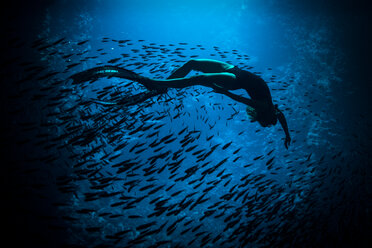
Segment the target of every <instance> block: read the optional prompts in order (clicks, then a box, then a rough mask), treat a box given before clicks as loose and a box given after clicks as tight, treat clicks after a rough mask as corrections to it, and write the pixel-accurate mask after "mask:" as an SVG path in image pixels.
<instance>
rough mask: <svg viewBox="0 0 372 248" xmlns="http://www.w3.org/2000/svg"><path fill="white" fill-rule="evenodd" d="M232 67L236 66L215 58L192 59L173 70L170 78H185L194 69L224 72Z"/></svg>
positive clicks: (206, 71)
mask: <svg viewBox="0 0 372 248" xmlns="http://www.w3.org/2000/svg"><path fill="white" fill-rule="evenodd" d="M232 67H234V66H233V65H230V64H228V63H225V62H222V61H218V60H213V59H190V60H189V61H188V62H186V63H185V64H184V65H182V66H181V67H179V68H178V69H177V70H175V71H174V72H172V74H171V75H170V76H169V77H168V79H173V78H183V77H185V76H186V75H187V74H188V73H189V72H190V71H192V70H194V71H200V72H204V73H218V72H224V71H226V70H228V69H230V68H232Z"/></svg>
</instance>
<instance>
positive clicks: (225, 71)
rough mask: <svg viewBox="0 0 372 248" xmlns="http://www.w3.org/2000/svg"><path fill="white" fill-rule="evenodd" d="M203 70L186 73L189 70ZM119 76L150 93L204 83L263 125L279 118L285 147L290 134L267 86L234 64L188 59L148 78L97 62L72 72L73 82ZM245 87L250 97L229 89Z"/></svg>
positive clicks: (288, 142) (273, 122)
mask: <svg viewBox="0 0 372 248" xmlns="http://www.w3.org/2000/svg"><path fill="white" fill-rule="evenodd" d="M192 70H194V71H199V72H203V74H200V75H196V76H191V77H186V75H187V74H188V73H189V72H190V71H192ZM104 76H110V77H120V78H125V79H130V80H133V81H136V82H139V83H141V84H143V85H144V86H145V87H146V88H147V89H149V90H150V91H151V92H152V93H150V94H149V97H152V96H153V95H154V92H155V94H156V93H159V94H160V93H164V92H166V91H167V89H168V88H185V87H189V86H192V85H203V86H206V87H210V88H213V89H214V91H215V92H217V93H220V94H224V95H226V96H228V97H230V98H232V99H234V100H235V101H238V102H241V103H244V104H245V105H247V113H248V115H249V116H250V118H251V120H252V121H257V122H258V123H259V124H260V125H261V126H262V127H269V126H272V125H275V124H276V123H277V120H279V122H280V124H281V126H282V128H283V130H284V132H285V136H286V137H285V141H284V145H285V147H286V148H287V149H288V145H289V144H290V142H291V137H290V135H289V132H288V126H287V121H286V119H285V117H284V114H283V113H282V112H281V111H280V110H279V108H278V105H277V104H276V105H274V104H273V102H272V98H271V94H270V90H269V87H268V86H267V84H266V82H265V81H264V80H263V79H262V78H261V77H259V76H257V75H255V74H253V73H251V72H249V71H246V70H242V69H240V68H238V67H237V66H234V65H231V64H228V63H225V62H221V61H217V60H211V59H191V60H189V61H188V62H187V63H185V64H184V65H182V66H181V67H179V68H178V69H176V70H175V71H174V72H173V73H172V74H171V75H170V76H169V77H168V78H167V79H165V80H161V79H151V78H147V77H143V76H141V75H138V74H137V73H135V72H132V71H129V70H126V69H123V68H120V67H116V66H100V67H95V68H92V69H89V70H87V71H83V72H80V73H77V74H75V75H73V76H72V77H71V78H72V79H73V80H74V81H75V82H82V81H87V80H91V79H95V78H98V77H104ZM238 89H244V90H246V91H247V93H248V95H249V96H250V97H251V98H250V99H249V98H246V97H242V96H239V95H236V94H233V93H231V92H229V90H238Z"/></svg>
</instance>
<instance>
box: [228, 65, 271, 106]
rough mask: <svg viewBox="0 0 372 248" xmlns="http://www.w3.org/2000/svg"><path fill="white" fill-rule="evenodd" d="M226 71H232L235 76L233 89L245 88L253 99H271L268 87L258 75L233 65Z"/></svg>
mask: <svg viewBox="0 0 372 248" xmlns="http://www.w3.org/2000/svg"><path fill="white" fill-rule="evenodd" d="M226 72H229V73H232V74H234V75H235V77H236V84H234V85H233V86H232V87H233V88H234V89H245V90H246V91H247V93H248V95H249V96H250V97H251V98H252V100H255V101H263V100H264V101H267V100H269V101H270V102H271V101H272V99H271V94H270V90H269V87H268V86H267V84H266V82H265V81H264V80H263V79H262V78H261V77H259V76H257V75H255V74H253V73H251V72H249V71H245V70H242V69H240V68H239V67H237V66H234V67H233V68H231V69H228V70H226Z"/></svg>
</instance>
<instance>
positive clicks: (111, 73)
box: [70, 65, 143, 84]
mask: <svg viewBox="0 0 372 248" xmlns="http://www.w3.org/2000/svg"><path fill="white" fill-rule="evenodd" d="M100 77H119V78H125V79H129V80H133V81H137V82H138V81H140V80H141V78H143V77H142V76H140V75H138V74H137V73H135V72H133V71H130V70H127V69H123V68H120V67H117V66H112V65H106V66H98V67H94V68H91V69H89V70H86V71H82V72H78V73H76V74H74V75H72V76H71V77H70V78H71V79H72V80H73V81H74V82H73V83H74V84H78V83H82V82H86V81H90V80H95V79H97V78H100Z"/></svg>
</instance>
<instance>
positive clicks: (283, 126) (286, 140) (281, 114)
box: [277, 109, 291, 149]
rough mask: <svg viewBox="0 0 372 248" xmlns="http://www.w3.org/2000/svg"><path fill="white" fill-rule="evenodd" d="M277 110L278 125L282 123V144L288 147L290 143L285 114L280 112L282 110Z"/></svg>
mask: <svg viewBox="0 0 372 248" xmlns="http://www.w3.org/2000/svg"><path fill="white" fill-rule="evenodd" d="M277 111H278V114H277V116H278V119H279V122H280V125H282V128H283V130H284V133H285V141H284V145H285V148H287V149H288V146H289V144H290V143H291V136H290V135H289V131H288V125H287V121H286V119H285V116H284V114H283V113H282V111H280V110H279V109H277Z"/></svg>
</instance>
